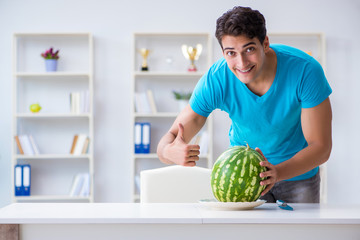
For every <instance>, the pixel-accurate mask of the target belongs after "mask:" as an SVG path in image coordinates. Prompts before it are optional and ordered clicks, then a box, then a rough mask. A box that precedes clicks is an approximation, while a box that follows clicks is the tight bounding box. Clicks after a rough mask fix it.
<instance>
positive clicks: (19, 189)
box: [14, 165, 23, 196]
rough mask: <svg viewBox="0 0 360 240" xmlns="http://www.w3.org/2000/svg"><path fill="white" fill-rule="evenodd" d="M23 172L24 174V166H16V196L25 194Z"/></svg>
mask: <svg viewBox="0 0 360 240" xmlns="http://www.w3.org/2000/svg"><path fill="white" fill-rule="evenodd" d="M22 172H23V171H22V166H21V165H16V166H15V168H14V173H15V174H14V182H15V184H14V185H15V196H22V194H23V186H22V182H23V181H22V178H23V173H22Z"/></svg>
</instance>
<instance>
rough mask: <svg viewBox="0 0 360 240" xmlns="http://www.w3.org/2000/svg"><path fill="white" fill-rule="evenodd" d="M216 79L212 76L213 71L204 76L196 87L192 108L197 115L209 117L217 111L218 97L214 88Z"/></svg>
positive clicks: (192, 96)
mask: <svg viewBox="0 0 360 240" xmlns="http://www.w3.org/2000/svg"><path fill="white" fill-rule="evenodd" d="M214 83H216V79H215V77H213V75H212V74H211V69H210V70H209V71H208V72H207V73H206V74H204V75H203V76H202V77H201V79H200V80H199V81H198V83H197V84H196V86H195V89H194V91H193V94H192V95H191V98H190V102H189V103H190V107H191V108H192V110H193V111H194V112H196V113H197V114H199V115H201V116H204V117H208V116H209V115H210V113H211V112H212V111H213V110H214V109H216V105H217V96H219V95H217V94H216V89H215V87H214Z"/></svg>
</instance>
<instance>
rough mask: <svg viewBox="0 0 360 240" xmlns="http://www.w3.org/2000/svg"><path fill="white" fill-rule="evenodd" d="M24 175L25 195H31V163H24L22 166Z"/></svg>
mask: <svg viewBox="0 0 360 240" xmlns="http://www.w3.org/2000/svg"><path fill="white" fill-rule="evenodd" d="M22 173H23V174H22V175H23V181H22V186H23V188H22V189H23V194H22V195H23V196H30V186H31V167H30V165H28V164H27V165H23V166H22Z"/></svg>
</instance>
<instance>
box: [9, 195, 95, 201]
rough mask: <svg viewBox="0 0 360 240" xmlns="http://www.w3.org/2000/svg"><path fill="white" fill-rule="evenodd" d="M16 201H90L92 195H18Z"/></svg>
mask: <svg viewBox="0 0 360 240" xmlns="http://www.w3.org/2000/svg"><path fill="white" fill-rule="evenodd" d="M15 199H16V201H23V202H25V201H90V197H79V196H74V197H72V196H69V195H34V196H16V197H15Z"/></svg>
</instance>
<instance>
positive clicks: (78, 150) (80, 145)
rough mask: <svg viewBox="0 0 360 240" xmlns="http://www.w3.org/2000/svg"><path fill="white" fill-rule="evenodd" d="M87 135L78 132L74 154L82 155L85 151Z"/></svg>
mask: <svg viewBox="0 0 360 240" xmlns="http://www.w3.org/2000/svg"><path fill="white" fill-rule="evenodd" d="M87 137H88V136H87V135H85V134H78V138H77V141H76V144H75V147H74V151H73V153H72V154H74V155H81V154H82V153H83V149H84V145H85V142H86V139H87Z"/></svg>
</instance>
